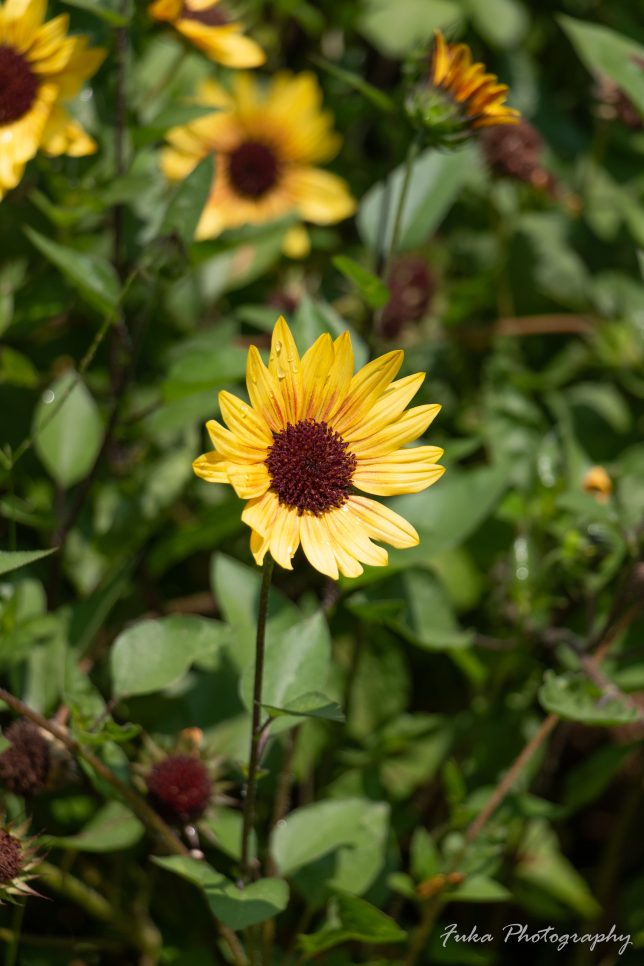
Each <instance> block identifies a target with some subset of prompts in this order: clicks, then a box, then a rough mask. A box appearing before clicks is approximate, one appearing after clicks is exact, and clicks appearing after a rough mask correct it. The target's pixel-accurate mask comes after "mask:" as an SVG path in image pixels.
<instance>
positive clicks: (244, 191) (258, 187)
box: [228, 141, 279, 199]
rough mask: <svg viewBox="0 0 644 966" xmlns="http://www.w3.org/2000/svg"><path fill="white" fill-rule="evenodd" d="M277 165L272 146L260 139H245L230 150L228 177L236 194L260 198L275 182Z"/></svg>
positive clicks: (277, 170) (277, 171) (277, 172)
mask: <svg viewBox="0 0 644 966" xmlns="http://www.w3.org/2000/svg"><path fill="white" fill-rule="evenodd" d="M278 174H279V165H278V162H277V158H276V157H275V153H274V152H273V150H272V148H270V147H268V145H266V144H262V143H261V142H260V141H245V142H244V143H243V144H240V145H239V147H238V148H235V150H234V151H232V152H231V154H230V157H229V159H228V177H229V178H230V182H231V184H232V186H233V188H234V189H235V191H236V192H237V194H238V195H242V196H243V197H245V198H252V199H257V198H261V197H262V196H263V195H265V194H266V193H267V192H268V191H270V190H271V188H273V187H274V186H275V185H276V183H277V176H278Z"/></svg>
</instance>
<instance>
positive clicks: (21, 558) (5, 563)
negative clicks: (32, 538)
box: [0, 547, 57, 576]
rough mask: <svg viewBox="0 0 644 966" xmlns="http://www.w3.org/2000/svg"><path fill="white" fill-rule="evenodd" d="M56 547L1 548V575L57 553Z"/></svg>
mask: <svg viewBox="0 0 644 966" xmlns="http://www.w3.org/2000/svg"><path fill="white" fill-rule="evenodd" d="M56 549H57V548H56V547H52V548H51V549H50V550H0V576H1V575H2V574H8V573H9V571H11V570H17V569H18V568H19V567H27V566H28V565H29V564H30V563H34V562H35V561H36V560H42V558H43V557H48V556H49V555H50V554H51V553H55V552H56Z"/></svg>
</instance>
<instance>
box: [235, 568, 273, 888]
mask: <svg viewBox="0 0 644 966" xmlns="http://www.w3.org/2000/svg"><path fill="white" fill-rule="evenodd" d="M272 574H273V558H272V557H271V556H270V554H267V555H266V557H265V558H264V570H263V573H262V586H261V590H260V593H259V611H258V614H257V638H256V642H255V683H254V685H253V718H252V724H251V733H250V754H249V760H248V779H247V782H246V797H245V799H244V822H243V827H242V842H241V877H242V881H243V882H248V881H249V880H250V878H251V863H250V837H251V833H252V831H253V826H254V824H255V801H256V798H257V766H258V764H259V747H260V739H261V736H262V724H261V714H262V682H263V678H264V650H265V642H266V616H267V614H268V595H269V592H270V588H271V577H272Z"/></svg>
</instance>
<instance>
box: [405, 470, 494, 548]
mask: <svg viewBox="0 0 644 966" xmlns="http://www.w3.org/2000/svg"><path fill="white" fill-rule="evenodd" d="M509 483H510V472H509V469H508V467H505V466H490V467H488V466H483V467H480V468H478V469H475V470H468V471H467V472H463V471H461V470H457V469H456V468H454V467H450V468H449V469H448V471H447V473H446V474H445V476H444V477H443V478H442V479H441V480H440V481H439V482H438V483H437V484H436V486H432V487H430V488H429V489H428V490H426V491H425V492H424V493H414V494H412V495H411V496H402V497H397V498H396V499H394V500H392V502H391V506H392V507H393V508H394V509H395V510H396V511H397V512H398V513H401V514H402V515H403V516H404V517H406V518H407V519H408V520H409V522H410V523H412V524H413V525H414V526H415V527H416V528H417V529H418V530H419V531H420V536H421V546H420V547H419V548H418V551H414V550H412V551H409V550H406V551H405V553H406V554H408V555H410V562H411V557H412V556H413V557H418V556H421V557H424V556H425V554H426V553H430V554H431V555H436V554H439V553H441V552H442V551H443V550H447V549H451V548H452V547H458V546H460V545H461V544H462V543H464V542H465V540H467V539H468V537H470V536H471V534H473V533H474V532H475V531H476V530H477V529H478V528H479V526H480V525H481V524H482V523H483V521H484V520H486V519H487V517H488V516H489V515H490V514H491V512H492V510H493V509H494V507H495V506H496V505H497V503H498V502H499V500H500V499H501V497H502V496H503V494H504V492H505V491H506V489H507V488H508V486H509ZM423 543H426V549H425V547H424V546H423ZM394 559H395V555H393V554H392V560H394Z"/></svg>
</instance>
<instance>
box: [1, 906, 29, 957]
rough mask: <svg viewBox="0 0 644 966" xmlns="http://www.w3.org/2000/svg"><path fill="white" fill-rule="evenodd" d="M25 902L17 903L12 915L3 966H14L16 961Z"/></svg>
mask: <svg viewBox="0 0 644 966" xmlns="http://www.w3.org/2000/svg"><path fill="white" fill-rule="evenodd" d="M25 906H26V902H21V903H19V904H18V905H17V906H16V908H15V910H14V913H13V923H12V926H13V934H12V936H11V942H10V943H9V944H8V947H7V955H6V956H5V958H4V964H5V966H16V962H17V961H18V948H19V946H20V935H21V933H22V920H23V919H24V918H25Z"/></svg>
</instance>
